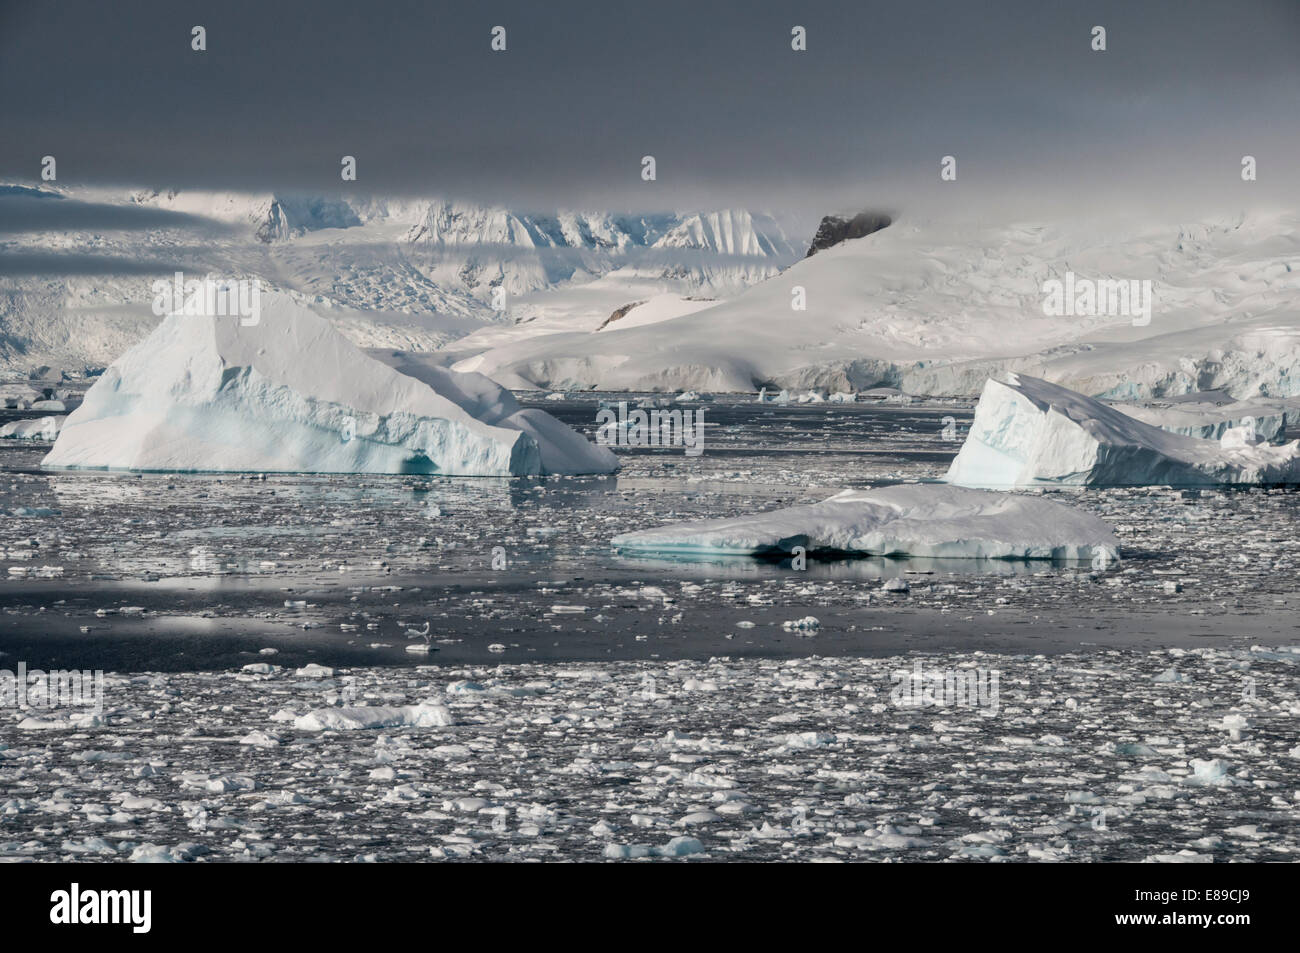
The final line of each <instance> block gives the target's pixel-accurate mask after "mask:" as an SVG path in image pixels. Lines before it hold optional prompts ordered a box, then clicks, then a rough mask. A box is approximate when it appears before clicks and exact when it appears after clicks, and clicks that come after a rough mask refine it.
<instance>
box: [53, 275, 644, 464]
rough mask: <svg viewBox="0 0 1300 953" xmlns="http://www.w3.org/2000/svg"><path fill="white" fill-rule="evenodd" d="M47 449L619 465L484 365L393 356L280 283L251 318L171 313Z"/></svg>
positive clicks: (104, 459)
mask: <svg viewBox="0 0 1300 953" xmlns="http://www.w3.org/2000/svg"><path fill="white" fill-rule="evenodd" d="M404 371H409V372H404ZM43 463H44V465H45V466H47V467H56V468H100V469H113V470H117V469H121V470H176V471H267V472H314V473H438V474H444V475H457V476H501V475H525V474H547V473H608V472H611V471H613V470H615V469H617V466H618V464H617V460H616V458H615V457H614V455H613V453H611V452H610V451H609V450H608V449H607V448H605V447H598V446H595V445H594V444H592V443H590V442H588V441H587V440H586V439H584V438H583V437H582V436H581V435H580V434H578V433H576V432H574V431H573V430H571V429H569V428H568V427H567V426H565V425H564V424H562V423H560V422H559V421H558V420H555V419H554V418H553V417H551V416H550V415H548V414H545V413H542V412H541V411H536V410H521V409H520V407H519V404H518V403H517V402H516V401H515V399H514V397H513V396H512V395H511V394H510V392H509V391H506V390H505V389H503V388H501V387H499V386H498V385H496V384H494V383H493V382H492V381H490V380H488V379H487V378H485V377H482V376H481V375H478V374H457V373H455V372H452V371H447V370H444V369H441V368H427V367H422V366H419V365H418V364H412V366H411V367H410V368H401V369H399V368H394V367H391V366H388V365H386V364H384V363H381V362H379V361H377V360H375V359H373V358H371V357H369V356H367V355H366V354H365V353H364V352H362V351H361V350H359V349H358V348H356V347H355V346H353V345H352V344H351V343H349V342H348V341H347V340H346V339H345V338H344V337H343V336H342V335H341V334H339V333H338V332H337V331H336V330H335V329H334V328H333V326H332V325H331V324H330V323H329V322H328V321H326V320H324V319H323V318H321V317H320V316H319V315H317V314H315V313H314V312H312V311H311V310H309V309H308V308H306V307H304V306H302V305H300V304H298V303H296V302H295V301H293V300H292V299H291V298H289V297H288V296H286V295H281V294H270V295H263V296H262V307H261V314H260V319H259V320H258V321H257V323H253V324H248V323H246V322H244V323H241V318H240V317H238V316H233V315H232V316H196V315H181V314H174V315H169V316H168V317H166V318H165V319H164V320H163V321H162V323H161V324H160V325H159V326H158V327H157V329H155V331H154V332H153V333H152V334H151V335H150V336H149V337H148V338H147V339H146V340H144V341H142V342H141V343H140V344H138V345H136V346H135V347H133V348H132V349H131V350H130V351H128V352H127V353H126V354H125V355H123V356H122V357H121V358H119V359H118V360H117V361H116V362H114V363H113V365H112V366H111V367H109V368H108V370H106V371H105V372H104V374H103V376H102V377H100V379H99V380H98V381H97V382H96V383H95V385H94V386H93V387H91V388H90V390H89V391H88V392H87V394H86V398H85V401H84V402H83V403H82V405H81V406H80V407H79V408H77V409H76V410H75V411H73V412H72V413H71V414H69V415H68V418H67V420H66V421H65V422H64V425H63V429H62V431H61V432H60V434H59V438H58V440H57V441H56V443H55V444H54V447H53V449H52V450H51V451H50V453H49V455H48V456H46V458H45V460H44V461H43Z"/></svg>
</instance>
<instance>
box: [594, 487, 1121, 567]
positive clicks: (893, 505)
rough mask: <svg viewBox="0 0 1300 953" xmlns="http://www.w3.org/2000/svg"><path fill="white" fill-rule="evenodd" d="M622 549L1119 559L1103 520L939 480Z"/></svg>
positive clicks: (628, 541) (674, 530)
mask: <svg viewBox="0 0 1300 953" xmlns="http://www.w3.org/2000/svg"><path fill="white" fill-rule="evenodd" d="M612 544H613V546H614V547H615V548H616V549H618V550H620V551H621V552H628V553H657V554H666V555H679V556H690V555H750V556H768V555H780V554H788V553H791V552H792V551H793V550H794V548H795V547H796V546H802V547H803V548H804V550H805V552H808V553H816V552H824V553H832V554H857V555H871V556H915V557H927V558H948V559H953V558H955V559H1058V560H1094V559H1098V558H1100V559H1101V560H1103V561H1105V562H1109V561H1112V560H1115V559H1118V557H1119V543H1118V540H1117V539H1116V538H1115V534H1114V531H1113V530H1111V528H1110V527H1109V526H1108V525H1107V524H1106V523H1105V522H1104V521H1103V520H1101V519H1099V518H1098V517H1096V516H1092V515H1091V514H1088V513H1084V512H1081V511H1079V510H1075V509H1072V508H1070V507H1067V506H1065V505H1063V504H1061V503H1056V502H1054V501H1052V500H1045V499H1042V498H1041V497H1036V496H1025V495H1022V494H1014V493H994V492H990V491H987V490H972V489H965V488H961V487H956V486H946V485H943V484H935V483H917V484H901V485H897V486H889V487H884V488H881V489H868V490H844V491H843V492H841V493H837V494H836V495H835V496H832V497H830V498H829V499H827V500H823V501H822V502H820V503H809V504H801V505H798V506H791V507H787V508H785V509H780V510H774V511H772V512H770V513H760V514H757V515H747V516H739V517H732V518H723V519H711V520H700V521H695V522H687V523H678V524H670V525H668V526H661V527H656V528H654V529H647V530H640V531H638V532H633V533H624V534H622V535H619V536H616V537H614V539H613V540H612Z"/></svg>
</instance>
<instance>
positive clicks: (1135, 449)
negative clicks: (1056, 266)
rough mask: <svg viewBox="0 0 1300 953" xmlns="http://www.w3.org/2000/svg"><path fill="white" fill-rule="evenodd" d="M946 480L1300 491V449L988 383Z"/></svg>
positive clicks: (1026, 385) (1030, 386)
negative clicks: (1167, 426) (1175, 429)
mask: <svg viewBox="0 0 1300 953" xmlns="http://www.w3.org/2000/svg"><path fill="white" fill-rule="evenodd" d="M946 480H947V481H948V482H949V483H952V484H956V485H958V486H965V487H984V488H991V489H999V488H1001V489H1005V488H1010V487H1029V486H1043V485H1053V486H1150V485H1154V484H1160V485H1172V486H1211V485H1216V484H1228V483H1248V484H1259V483H1264V484H1281V483H1296V482H1300V441H1296V440H1293V441H1292V442H1290V443H1288V444H1284V445H1282V446H1273V445H1270V444H1267V443H1263V442H1261V441H1260V439H1259V437H1258V434H1257V433H1256V432H1255V430H1254V428H1253V427H1245V426H1243V427H1235V428H1232V427H1230V428H1227V429H1226V430H1224V431H1223V432H1222V436H1221V437H1220V439H1219V440H1217V441H1216V440H1201V439H1198V438H1196V437H1191V436H1187V435H1185V434H1177V433H1171V432H1170V431H1168V430H1162V429H1160V428H1159V427H1155V426H1152V425H1151V424H1147V423H1143V422H1142V421H1140V420H1137V419H1135V418H1134V417H1132V416H1130V415H1128V414H1126V413H1123V412H1122V411H1120V410H1117V409H1116V408H1114V407H1111V406H1109V405H1107V404H1104V403H1102V402H1101V401H1099V400H1094V399H1093V398H1091V397H1085V396H1084V395H1083V394H1079V393H1076V392H1074V391H1072V390H1069V389H1068V388H1065V387H1062V386H1061V385H1059V384H1051V383H1048V382H1047V381H1044V380H1039V379H1037V378H1034V377H1028V376H1026V375H1024V374H1009V375H1007V379H1006V381H1005V382H1003V381H998V380H995V379H991V378H990V379H989V380H988V381H987V382H986V383H985V385H984V391H983V393H982V394H981V395H980V400H979V404H978V405H977V406H976V408H975V419H974V421H973V422H972V423H971V427H970V432H969V434H967V436H966V441H965V442H964V443H963V444H962V447H961V450H960V451H959V452H958V454H957V457H956V459H954V460H953V462H952V464H951V466H950V467H949V468H948V474H947V476H946Z"/></svg>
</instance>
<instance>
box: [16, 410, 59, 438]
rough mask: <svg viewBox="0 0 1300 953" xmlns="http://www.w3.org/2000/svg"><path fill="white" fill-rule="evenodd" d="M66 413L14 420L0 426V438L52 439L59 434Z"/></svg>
mask: <svg viewBox="0 0 1300 953" xmlns="http://www.w3.org/2000/svg"><path fill="white" fill-rule="evenodd" d="M67 419H68V418H67V416H66V415H59V416H54V417H38V418H37V419H35V420H15V421H13V422H12V423H7V424H5V425H4V426H3V427H0V440H2V439H6V438H8V439H13V440H53V439H54V438H55V437H57V436H58V435H59V430H60V428H62V426H63V422H64V421H65V420H67Z"/></svg>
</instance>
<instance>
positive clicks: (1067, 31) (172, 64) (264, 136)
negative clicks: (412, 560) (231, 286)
mask: <svg viewBox="0 0 1300 953" xmlns="http://www.w3.org/2000/svg"><path fill="white" fill-rule="evenodd" d="M195 24H202V25H203V26H205V27H206V28H207V38H208V51H207V52H206V53H194V52H192V51H191V50H190V28H191V27H192V26H193V25H195ZM496 24H501V25H504V26H505V27H506V28H507V30H508V50H507V52H505V53H493V52H492V51H491V50H490V49H489V41H490V35H489V31H490V29H491V27H492V26H494V25H496ZM795 24H800V25H803V26H805V27H807V29H808V46H809V49H808V52H806V53H795V52H792V51H791V49H790V28H791V27H792V26H793V25H795ZM1094 24H1101V25H1103V26H1105V27H1106V28H1107V31H1108V36H1107V40H1108V50H1107V51H1106V52H1105V53H1094V52H1092V51H1091V50H1090V48H1089V43H1090V30H1091V28H1092V26H1093V25H1094ZM1298 129H1300V0H1233V2H1227V0H1220V2H1203V0H1168V2H1163V0H1147V2H1135V0H1122V2H1066V0H1023V2H1018V0H1002V2H999V0H987V2H976V0H952V2H940V0H899V2H895V3H872V2H865V0H859V2H853V3H849V2H838V3H818V2H806V0H805V2H797V3H796V2H789V3H766V2H761V0H745V2H726V3H722V2H707V0H693V2H672V0H654V2H645V3H639V4H638V3H621V2H620V3H612V2H600V3H595V2H593V3H567V2H556V0H528V2H513V0H494V2H492V3H490V4H489V3H475V2H467V3H455V4H453V3H435V2H430V0H422V2H385V0H349V2H342V0H312V2H301V3H299V2H282V0H256V2H245V0H220V2H206V3H204V2H188V0H158V2H155V0H126V2H119V3H106V2H103V0H90V2H68V0H62V2H58V3H37V2H26V3H21V2H15V0H0V130H2V131H3V135H2V137H0V176H3V177H5V178H6V179H8V180H14V179H26V180H29V181H30V180H31V179H33V178H34V177H35V176H36V174H37V173H38V171H39V162H40V158H41V156H43V155H46V154H52V155H54V156H56V158H57V160H58V171H59V182H60V183H61V184H65V185H69V184H79V183H87V184H92V183H93V184H130V185H149V186H179V187H197V186H203V187H220V188H231V187H235V188H251V189H259V190H261V189H280V190H286V191H287V190H312V191H338V190H340V189H341V188H342V187H343V186H342V183H341V182H340V180H339V176H338V170H339V157H340V156H342V155H344V154H351V155H355V156H356V157H357V159H358V163H359V176H358V181H357V183H355V184H354V185H352V186H349V188H351V189H355V190H357V191H364V192H375V193H423V194H445V195H454V196H463V197H467V198H478V199H486V200H491V201H500V202H506V203H513V204H523V205H532V206H534V207H549V206H555V205H566V206H575V205H577V206H607V207H621V208H644V209H648V208H672V207H688V206H701V205H703V206H708V207H711V206H721V205H725V204H731V203H733V202H734V203H743V204H747V205H751V206H778V207H788V208H803V207H818V206H824V205H832V206H837V207H838V206H843V207H849V206H853V205H856V204H859V197H863V198H864V199H870V200H872V201H880V202H884V203H889V202H894V203H896V204H897V203H898V202H899V201H904V200H905V199H903V197H904V196H910V197H912V198H915V199H918V200H921V199H925V198H926V197H927V196H928V197H930V198H934V197H935V196H939V197H941V198H942V199H943V200H949V201H950V200H951V196H952V195H953V192H952V191H951V190H950V191H948V192H939V191H938V190H940V189H942V188H944V186H942V185H941V184H940V183H939V179H938V167H939V159H940V157H941V156H943V155H944V154H948V153H951V154H954V155H956V156H957V157H958V163H959V165H958V182H959V185H960V187H961V189H962V190H963V192H962V195H963V196H964V198H966V199H969V200H972V201H973V200H976V199H977V198H978V197H980V196H984V197H989V196H993V195H997V194H1002V193H1006V192H1008V191H1016V192H1019V193H1021V194H1039V195H1042V196H1045V197H1047V198H1051V197H1053V196H1060V195H1064V194H1074V193H1076V192H1077V191H1079V190H1081V189H1082V188H1084V187H1085V186H1086V185H1087V186H1094V187H1095V186H1102V187H1105V188H1108V189H1112V190H1114V192H1115V193H1116V194H1117V195H1120V196H1123V195H1126V194H1127V195H1132V196H1134V197H1138V196H1148V195H1151V194H1153V193H1154V192H1161V193H1165V194H1171V195H1174V196H1176V197H1193V196H1194V197H1201V196H1208V195H1214V194H1218V193H1220V192H1223V193H1226V194H1228V195H1229V196H1231V195H1232V194H1233V192H1232V190H1233V189H1238V188H1239V182H1240V179H1239V175H1238V170H1239V166H1240V157H1241V156H1242V155H1243V154H1246V153H1250V154H1254V155H1256V156H1257V158H1258V159H1259V174H1260V181H1259V183H1256V184H1257V186H1258V187H1259V189H1258V190H1257V194H1264V193H1266V192H1268V191H1269V190H1274V191H1276V190H1282V191H1283V192H1286V193H1287V194H1292V195H1294V194H1295V191H1294V190H1295V183H1296V182H1297V181H1298V180H1300V132H1298ZM645 154H652V155H654V156H655V157H656V159H657V161H658V173H659V179H658V181H657V182H655V183H653V184H647V183H643V182H642V181H641V180H640V158H641V156H642V155H645Z"/></svg>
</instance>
